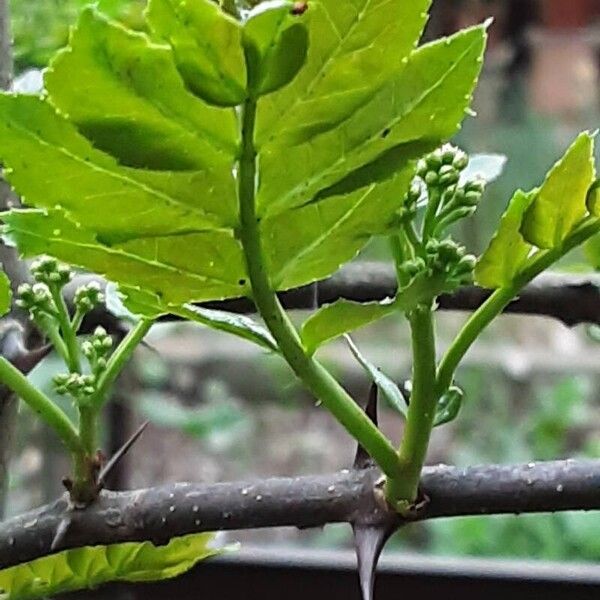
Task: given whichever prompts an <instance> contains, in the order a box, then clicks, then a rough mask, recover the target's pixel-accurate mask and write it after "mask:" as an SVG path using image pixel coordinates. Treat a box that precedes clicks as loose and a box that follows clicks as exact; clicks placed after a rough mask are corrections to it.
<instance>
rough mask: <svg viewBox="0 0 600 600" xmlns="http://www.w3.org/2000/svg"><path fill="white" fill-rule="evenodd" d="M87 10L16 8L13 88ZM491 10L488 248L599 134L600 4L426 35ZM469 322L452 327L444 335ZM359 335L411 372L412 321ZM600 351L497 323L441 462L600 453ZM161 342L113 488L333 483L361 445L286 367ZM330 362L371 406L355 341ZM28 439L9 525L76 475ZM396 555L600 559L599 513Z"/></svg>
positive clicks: (129, 408)
mask: <svg viewBox="0 0 600 600" xmlns="http://www.w3.org/2000/svg"><path fill="white" fill-rule="evenodd" d="M85 4H87V2H86V0H11V9H12V27H13V34H14V50H15V62H16V73H17V76H23V75H24V74H26V73H27V72H28V71H29V70H31V69H40V68H43V67H44V66H45V65H46V64H47V62H48V60H49V57H50V56H51V55H52V53H53V52H54V51H55V50H56V49H58V48H60V47H62V46H64V45H65V43H66V42H67V39H68V31H69V27H70V26H71V25H72V24H73V23H74V22H75V20H76V17H77V13H78V11H79V10H80V9H81V7H82V6H83V5H85ZM100 4H101V7H102V8H103V10H105V11H107V12H108V13H109V14H111V15H112V16H113V17H115V18H117V19H119V20H121V21H122V22H124V23H125V24H126V25H127V26H129V27H132V28H134V29H143V20H142V11H143V8H144V4H145V2H144V1H143V0H101V2H100ZM490 15H494V16H495V19H496V20H495V24H494V26H493V27H492V30H491V40H490V46H489V50H488V55H487V61H486V66H485V71H484V74H483V77H482V81H481V84H480V87H479V90H478V93H477V97H476V100H475V109H476V111H477V113H478V118H476V119H468V120H467V121H466V123H465V126H464V128H463V130H462V131H461V133H460V134H459V136H458V138H457V142H458V143H459V144H460V145H461V146H462V147H463V148H465V149H466V150H467V151H469V152H471V153H500V154H504V155H505V156H506V157H507V159H508V161H507V165H506V169H505V171H504V173H503V175H502V177H500V178H499V179H498V180H497V181H496V182H494V183H493V184H492V185H490V187H489V189H488V191H487V193H486V196H485V200H484V203H483V206H482V207H481V209H480V211H479V212H478V214H477V215H476V217H475V218H474V219H473V220H471V221H469V223H468V224H467V225H465V226H463V227H462V228H461V229H460V230H459V231H457V232H456V234H457V236H459V237H460V238H462V239H463V240H464V241H465V242H466V243H467V245H468V246H469V248H470V250H472V251H480V250H482V249H483V248H484V246H485V245H486V244H487V242H488V240H489V238H490V236H491V234H492V232H493V230H494V228H495V225H496V223H497V221H498V217H499V216H500V214H501V213H502V211H503V210H504V207H505V206H506V203H507V201H508V199H509V197H510V196H511V195H512V193H513V191H514V190H515V189H516V188H517V187H522V188H524V189H530V188H533V187H535V186H536V185H537V184H538V183H539V182H540V180H541V178H542V177H543V176H544V173H545V172H546V171H547V169H548V167H549V166H550V165H551V164H552V162H553V161H554V160H555V159H556V158H557V157H558V156H559V155H560V153H561V152H562V150H563V149H564V148H565V147H566V146H567V145H568V143H569V141H570V140H571V139H572V138H573V137H574V136H575V135H576V134H577V133H578V132H579V131H581V130H583V129H590V130H596V129H597V128H598V125H599V124H600V118H599V117H600V50H599V48H600V33H599V31H600V30H599V22H600V21H599V19H600V6H599V3H598V2H597V0H569V2H565V1H564V0H452V1H448V0H437V2H434V9H433V12H432V18H431V21H430V26H429V30H428V32H427V34H426V37H428V38H433V37H437V36H439V35H443V34H447V33H450V32H452V31H454V30H456V29H457V28H459V27H462V26H465V25H469V24H472V23H474V22H478V21H481V20H483V19H484V18H486V17H488V16H490ZM74 85H76V77H74ZM590 251H591V252H592V254H591V256H592V257H593V261H592V262H593V264H594V266H596V267H598V266H600V258H598V257H600V242H599V243H597V244H595V250H594V249H593V248H592V249H590ZM363 257H366V258H369V259H387V257H388V251H387V247H386V245H385V243H383V242H382V241H378V240H375V242H374V243H373V244H371V246H369V248H368V249H367V250H366V251H365V252H364V253H363ZM583 258H584V257H583V254H582V253H577V254H576V255H574V256H573V257H571V258H570V260H569V261H567V262H566V263H565V264H564V268H568V269H581V267H582V264H583ZM594 261H595V262H594ZM463 318H464V317H463V316H460V315H445V314H442V315H440V317H439V329H440V332H441V335H442V339H443V340H444V339H445V340H447V339H448V338H449V337H450V335H451V333H452V332H453V331H455V330H456V329H457V327H458V326H459V324H460V323H461V322H462V320H463ZM591 334H593V335H591ZM357 340H358V342H359V344H360V346H361V350H363V351H365V353H366V354H367V355H368V357H369V358H370V359H371V360H372V361H373V362H375V363H376V364H377V365H378V366H381V367H382V368H384V369H385V370H386V372H388V373H389V374H390V375H392V376H394V377H396V378H397V379H399V380H400V379H403V378H406V377H408V374H409V372H410V365H409V364H408V360H409V357H408V354H407V348H408V339H407V332H406V327H405V325H404V323H402V322H401V320H399V319H394V318H392V319H389V320H387V321H386V322H385V323H384V324H381V325H378V326H375V327H372V328H370V329H368V330H367V331H365V332H361V335H360V336H357ZM398 340H400V342H399V341H398ZM599 340H600V335H598V333H597V330H593V331H591V332H588V331H587V330H586V329H585V328H581V329H580V330H577V331H572V330H567V329H566V328H565V327H563V326H562V325H559V324H557V323H554V322H550V321H548V320H545V319H535V318H529V319H526V318H519V317H506V318H504V319H503V320H501V321H500V322H499V323H497V324H496V325H495V326H494V327H492V329H491V330H490V331H489V332H488V333H487V334H486V335H485V336H484V339H483V340H482V341H481V343H479V344H478V345H477V347H476V349H475V351H474V352H473V353H471V355H470V356H469V360H468V364H467V366H466V367H465V368H464V369H463V370H462V371H461V374H460V381H459V383H460V384H461V386H462V387H463V388H464V389H465V391H466V401H465V405H464V407H463V410H462V413H461V416H460V418H459V419H458V420H457V421H456V422H455V423H452V424H451V425H449V426H446V427H443V428H441V429H440V430H439V431H437V432H436V435H435V438H434V442H433V446H432V449H431V454H430V463H436V462H444V463H452V464H458V465H461V466H467V465H471V464H480V463H485V462H500V463H510V462H529V461H533V460H547V459H554V458H564V457H583V456H585V457H600V410H599V406H598V399H599V391H600V390H599V379H598V370H599V368H600V345H599ZM150 345H151V347H152V349H150V350H148V349H146V350H142V351H141V356H140V357H138V360H137V361H136V364H135V365H134V367H133V368H132V369H130V372H129V373H128V374H127V375H126V377H125V378H124V379H122V380H121V382H120V386H119V389H118V391H117V394H116V398H115V401H114V402H113V404H112V406H111V408H110V410H109V412H108V414H107V417H106V428H105V432H106V436H105V437H106V439H105V447H106V448H107V449H108V451H110V449H111V448H114V447H115V446H118V443H119V440H122V439H123V438H124V437H126V433H127V431H131V430H132V429H133V428H134V427H135V425H136V424H137V423H139V421H140V419H148V420H150V422H151V426H150V429H149V431H148V433H147V434H146V435H145V436H144V438H143V439H142V442H141V443H140V444H139V445H138V446H137V447H136V448H135V449H134V451H133V452H132V454H131V457H130V459H129V461H128V462H127V464H126V466H125V467H124V469H123V471H122V472H121V473H120V475H119V478H118V481H115V482H113V485H114V486H115V487H121V486H126V487H136V486H143V485H149V484H157V483H161V482H166V481H177V480H185V479H192V480H204V481H217V480H223V479H230V478H236V477H249V476H268V475H292V474H300V473H310V472H319V471H321V472H327V471H331V470H333V469H338V468H344V467H346V466H348V465H349V464H350V461H351V457H352V454H353V451H354V449H353V448H352V447H351V444H349V443H348V438H347V437H346V436H345V434H344V433H343V432H340V430H339V428H337V426H336V425H335V424H333V423H332V420H331V419H330V418H329V417H328V416H327V414H326V413H325V412H324V411H323V410H322V409H320V408H318V407H315V406H314V403H313V402H312V401H311V399H310V398H309V397H308V396H307V395H306V394H305V393H304V392H303V391H302V390H301V389H300V388H299V387H298V385H297V384H296V382H295V381H294V379H293V377H292V376H291V375H290V373H289V372H288V370H287V368H286V367H285V366H284V365H282V364H281V363H280V362H279V361H277V360H276V359H274V358H273V357H270V356H266V355H264V354H262V353H261V352H257V351H254V350H253V349H252V348H249V347H248V346H246V345H244V346H240V345H238V344H237V343H236V342H233V341H232V340H230V339H228V338H226V337H225V338H224V337H223V336H215V335H213V334H212V333H211V332H207V331H200V330H199V329H198V328H197V327H189V326H185V325H175V326H172V325H169V326H160V327H158V328H157V331H156V332H155V333H154V335H153V337H152V339H151V341H150ZM324 360H325V361H326V362H327V363H328V364H329V365H330V366H331V368H332V369H333V371H334V372H335V373H336V374H337V375H338V376H340V377H341V378H342V380H343V381H344V384H345V385H346V386H347V387H348V388H349V389H350V390H351V391H352V392H353V393H354V394H355V395H356V396H357V397H359V398H360V397H365V395H366V391H367V382H366V381H365V378H364V374H363V373H362V371H361V370H360V367H358V365H356V364H355V363H354V362H352V360H351V358H350V357H349V355H348V352H347V349H346V348H345V347H344V346H343V345H333V346H331V347H330V348H328V349H327V351H326V354H325V356H324ZM52 372H53V364H52V361H51V360H48V361H46V362H45V363H44V364H43V365H42V366H41V367H40V368H39V369H38V370H37V371H36V373H34V375H33V376H34V377H35V378H36V380H37V381H38V382H40V383H43V382H44V381H47V379H48V377H49V375H50V374H52ZM57 401H63V400H57ZM382 423H383V427H384V429H385V430H386V432H387V433H389V434H390V435H392V436H394V437H396V438H397V437H398V436H399V435H400V431H401V425H400V423H399V419H398V417H397V416H396V415H394V414H393V413H391V412H389V411H384V413H383V418H382ZM19 427H20V435H19V437H18V439H19V451H18V454H17V457H16V459H15V461H14V468H13V477H12V490H11V505H10V511H11V512H12V513H16V512H19V511H21V510H23V509H25V508H27V507H30V506H33V505H36V504H40V503H42V502H44V501H47V500H48V499H50V498H53V497H54V496H55V495H56V494H57V493H60V479H61V476H62V475H64V473H65V472H66V471H67V469H68V465H67V464H66V463H65V461H64V456H63V455H62V453H61V451H60V449H59V448H57V447H56V443H55V440H54V439H53V437H52V436H51V435H50V434H48V432H47V431H45V430H44V429H43V427H42V426H41V425H40V423H39V422H38V421H37V420H35V419H33V418H31V415H30V414H29V413H28V412H27V410H26V409H23V410H22V417H21V419H20V424H19ZM236 537H238V538H240V537H241V539H243V540H246V541H247V542H249V543H252V542H260V543H261V544H263V545H264V544H265V543H273V544H288V545H289V544H311V545H315V546H327V547H349V545H350V536H349V532H348V530H347V528H346V527H337V526H333V527H328V528H326V529H324V530H323V531H320V532H314V531H310V532H296V531H289V530H286V531H269V532H249V533H245V534H243V536H239V535H238V536H236ZM393 550H401V551H419V552H425V553H433V554H444V555H460V556H498V557H530V558H540V559H552V560H574V561H577V560H585V561H600V519H599V518H598V515H597V514H584V513H577V514H575V513H573V514H571V513H568V514H560V515H536V516H521V517H519V518H515V517H481V518H478V517H474V518H468V519H452V520H440V521H438V522H433V523H427V524H425V525H421V524H419V525H416V526H413V527H409V528H406V529H405V530H403V531H402V532H400V533H399V534H398V535H397V536H396V537H395V539H394V541H393V544H392V545H391V547H390V551H393Z"/></svg>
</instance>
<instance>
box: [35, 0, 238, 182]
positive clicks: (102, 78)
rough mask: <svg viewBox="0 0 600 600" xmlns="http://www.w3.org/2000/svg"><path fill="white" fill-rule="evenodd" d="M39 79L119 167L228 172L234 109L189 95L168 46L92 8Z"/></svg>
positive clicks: (233, 140) (233, 146)
mask: <svg viewBox="0 0 600 600" xmlns="http://www.w3.org/2000/svg"><path fill="white" fill-rule="evenodd" d="M73 73H77V77H78V83H77V85H73ZM44 81H45V87H46V89H47V91H48V93H49V94H50V96H51V98H52V104H53V105H54V106H56V107H57V108H58V109H59V110H60V112H61V113H62V114H63V115H65V116H67V117H68V118H69V120H70V121H71V122H72V123H74V124H75V125H76V126H77V128H78V129H79V131H80V132H81V133H83V135H84V136H85V137H87V138H88V139H89V140H90V141H91V142H92V143H93V144H94V146H95V147H96V148H99V149H100V150H104V151H105V152H107V153H109V154H111V155H112V156H114V157H115V158H117V159H118V160H119V162H120V163H121V164H123V165H127V166H131V167H139V168H148V169H156V170H163V171H164V170H173V171H183V170H209V171H217V170H224V171H225V172H227V171H228V170H229V169H230V166H229V165H230V164H231V161H232V160H233V157H234V155H235V154H236V152H237V148H238V145H239V142H238V136H239V134H238V131H237V119H236V117H235V114H234V111H233V110H231V109H220V108H216V107H214V106H209V105H208V104H206V103H205V102H203V101H202V100H201V99H199V98H197V97H196V96H194V95H193V94H192V93H190V92H189V91H188V90H187V89H186V87H185V85H184V83H183V81H182V79H181V77H180V75H179V73H178V72H177V69H176V68H175V64H174V62H173V60H172V53H171V50H170V49H169V48H168V47H166V46H159V45H157V44H153V43H151V42H150V40H149V39H148V38H147V37H146V36H145V35H142V34H139V33H134V32H131V31H128V30H126V29H124V28H123V27H121V26H120V25H118V24H116V23H113V22H110V21H108V20H107V19H106V18H104V17H103V16H102V15H100V14H99V13H97V12H96V11H95V10H94V9H92V8H88V9H86V10H84V11H83V13H82V15H81V18H80V19H79V23H78V25H77V28H76V29H75V30H74V31H73V33H72V35H71V41H70V45H69V47H68V48H66V49H65V50H64V51H63V52H60V53H59V54H58V55H57V57H56V58H55V59H54V60H53V61H52V63H51V65H50V67H49V69H48V70H47V71H46V73H45V76H44ZM157 82H160V85H157Z"/></svg>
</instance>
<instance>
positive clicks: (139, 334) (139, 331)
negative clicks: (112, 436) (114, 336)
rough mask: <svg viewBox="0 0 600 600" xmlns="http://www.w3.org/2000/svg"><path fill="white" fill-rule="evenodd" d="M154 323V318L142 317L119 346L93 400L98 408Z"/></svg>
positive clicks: (109, 362) (101, 378) (107, 366)
mask: <svg viewBox="0 0 600 600" xmlns="http://www.w3.org/2000/svg"><path fill="white" fill-rule="evenodd" d="M152 325H154V320H153V319H141V320H140V321H138V323H137V324H136V325H135V327H134V328H133V329H131V331H130V332H129V333H128V334H127V335H126V336H125V338H124V339H123V340H122V341H121V343H120V344H119V345H118V346H117V349H116V350H115V352H114V353H113V355H112V356H111V357H110V359H109V361H108V364H107V365H106V370H105V371H104V373H103V374H102V376H101V377H100V381H99V382H98V389H97V391H96V394H95V397H94V401H93V402H94V405H95V406H96V408H100V407H101V406H102V404H103V403H104V402H105V401H106V398H107V395H108V391H109V389H110V386H111V385H112V384H113V383H114V382H115V380H116V379H117V377H118V376H119V373H121V371H122V370H123V368H124V367H125V365H126V364H127V361H128V360H129V359H130V358H131V355H132V354H133V352H134V350H135V349H136V348H137V347H138V346H139V344H140V343H141V341H142V340H143V339H144V337H146V334H147V333H148V332H149V331H150V329H151V328H152Z"/></svg>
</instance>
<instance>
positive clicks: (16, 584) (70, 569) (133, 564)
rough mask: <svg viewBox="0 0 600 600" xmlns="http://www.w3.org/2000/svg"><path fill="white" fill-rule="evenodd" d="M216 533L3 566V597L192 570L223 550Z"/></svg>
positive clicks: (19, 598)
mask: <svg viewBox="0 0 600 600" xmlns="http://www.w3.org/2000/svg"><path fill="white" fill-rule="evenodd" d="M213 539H214V536H213V534H210V533H201V534H193V535H188V536H184V537H179V538H174V539H172V540H171V541H170V542H169V543H168V544H167V545H166V546H154V545H153V544H152V543H151V542H143V543H126V544H114V545H111V546H95V547H85V548H77V549H74V550H67V551H65V552H60V553H58V554H52V555H50V556H45V557H43V558H38V559H37V560H34V561H31V562H27V563H23V564H20V565H17V566H15V567H10V568H8V569H4V570H1V571H0V599H1V600H37V599H41V598H46V597H49V596H55V595H57V594H62V593H67V592H72V591H75V590H82V589H90V588H94V587H97V586H99V585H101V584H103V583H107V582H117V581H129V582H144V581H160V580H163V579H170V578H172V577H176V576H178V575H181V574H182V573H185V572H186V571H189V569H191V568H192V567H193V566H194V565H196V564H197V563H198V562H200V561H202V560H205V559H207V558H209V557H211V556H215V555H217V554H221V553H222V552H223V549H221V550H219V549H217V548H214V547H213V546H212V545H211V544H212V542H213Z"/></svg>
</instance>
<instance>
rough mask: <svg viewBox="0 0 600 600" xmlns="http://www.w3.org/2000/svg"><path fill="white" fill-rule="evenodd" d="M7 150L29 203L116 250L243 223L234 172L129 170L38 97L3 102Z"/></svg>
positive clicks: (11, 174) (15, 182)
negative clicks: (132, 240)
mask: <svg viewBox="0 0 600 600" xmlns="http://www.w3.org/2000/svg"><path fill="white" fill-rule="evenodd" d="M0 148H1V154H2V162H3V163H4V165H5V167H6V170H5V174H6V177H7V179H8V180H9V182H10V183H11V185H12V186H14V188H15V189H16V190H17V191H18V192H19V194H20V195H21V196H22V197H23V200H24V202H26V203H27V204H28V205H29V206H35V207H38V208H55V207H56V206H60V207H62V208H64V209H65V210H66V211H67V212H68V213H69V215H70V216H71V218H73V219H74V220H75V221H77V222H78V223H81V224H82V225H83V226H84V227H86V228H88V229H90V230H93V231H96V232H97V233H98V234H99V235H100V236H102V239H103V240H105V241H108V242H111V241H114V240H122V239H127V238H129V237H140V236H154V235H164V234H166V233H182V232H189V231H194V230H197V231H202V230H206V229H209V228H211V229H215V228H220V227H223V226H227V225H229V226H233V225H234V224H235V223H236V222H237V205H236V199H235V186H234V180H233V177H232V174H231V171H230V169H217V170H214V171H200V170H199V171H177V172H173V171H148V170H143V169H133V168H129V167H124V166H121V165H119V164H118V163H117V161H116V160H115V159H114V158H112V157H111V156H109V155H108V154H105V153H103V152H100V151H98V150H97V149H95V148H94V146H93V145H92V144H91V143H90V142H89V141H88V140H87V139H86V138H84V137H83V136H82V135H81V134H80V133H78V132H77V130H76V129H75V128H74V127H73V125H71V124H70V123H69V122H68V121H67V120H66V119H65V118H63V117H61V116H59V115H58V114H57V113H56V112H55V111H54V110H53V108H52V107H51V106H50V105H49V104H48V103H47V102H45V101H43V100H40V99H39V98H36V97H33V96H11V95H0ZM199 197H200V198H201V199H202V201H201V202H199V201H198V198H199ZM124 207H125V209H124Z"/></svg>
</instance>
